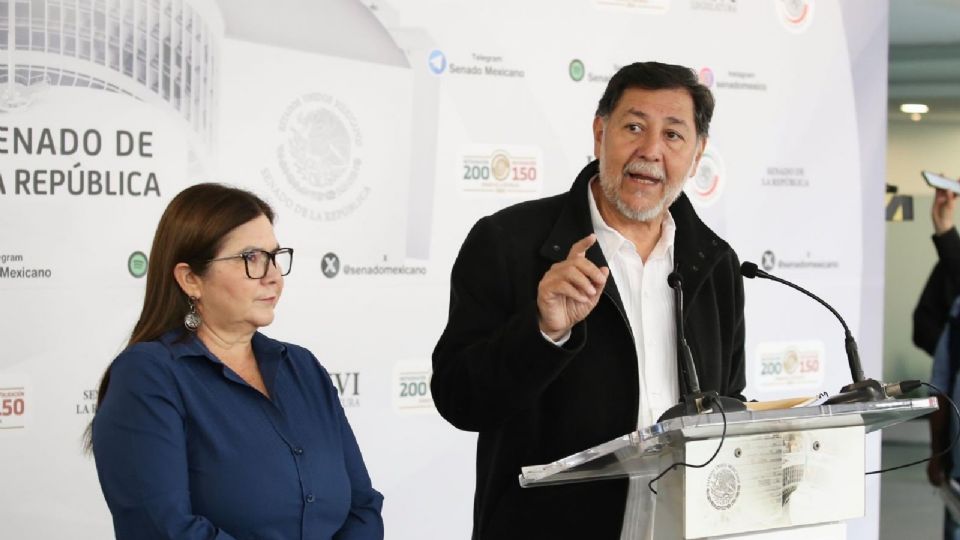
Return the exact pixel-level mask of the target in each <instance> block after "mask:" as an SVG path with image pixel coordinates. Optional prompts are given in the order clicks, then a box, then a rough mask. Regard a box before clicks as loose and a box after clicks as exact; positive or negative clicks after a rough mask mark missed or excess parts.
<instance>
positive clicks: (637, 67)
mask: <svg viewBox="0 0 960 540" xmlns="http://www.w3.org/2000/svg"><path fill="white" fill-rule="evenodd" d="M713 106H714V101H713V96H712V95H711V93H710V90H709V89H708V88H707V87H705V86H704V85H702V84H700V83H699V81H698V80H697V77H696V74H695V73H694V72H693V71H692V70H690V69H688V68H686V67H683V66H676V65H667V64H661V63H657V62H642V63H635V64H631V65H628V66H626V67H624V68H622V69H621V70H619V71H618V72H617V73H616V74H615V75H614V76H613V77H612V78H611V79H610V82H609V83H608V85H607V88H606V90H605V91H604V94H603V96H602V97H601V98H600V101H599V104H598V106H597V112H596V116H595V117H594V119H593V142H594V155H595V156H596V157H597V158H598V159H597V160H595V161H593V162H591V163H590V164H588V165H587V166H586V167H585V168H584V169H583V170H582V171H581V172H580V174H579V175H577V177H576V179H575V180H574V182H573V185H572V186H571V188H570V190H569V191H568V192H566V193H563V194H561V195H557V196H553V197H548V198H544V199H540V200H535V201H530V202H524V203H521V204H517V205H514V206H511V207H509V208H506V209H504V210H501V211H500V212H497V213H495V214H493V215H490V216H487V217H484V218H482V219H480V220H479V221H478V222H477V223H476V225H474V227H473V228H472V230H471V231H470V233H469V234H468V236H467V238H466V240H465V241H464V243H463V246H462V248H461V250H460V253H459V255H458V257H457V260H456V263H455V264H454V267H453V272H452V277H451V295H450V312H449V320H448V322H447V326H446V329H445V330H444V332H443V335H442V336H441V337H440V340H439V342H438V343H437V346H436V349H435V350H434V353H433V371H434V374H433V380H432V383H431V385H432V390H433V398H434V401H435V403H436V406H437V409H438V410H439V412H440V414H441V415H443V417H444V418H446V419H447V420H448V421H449V422H450V423H451V424H453V425H454V426H456V427H457V428H460V429H463V430H469V431H476V432H478V433H479V439H478V443H477V481H476V494H475V500H474V523H473V538H474V539H478V540H485V539H497V540H502V539H510V538H522V539H530V538H552V539H557V538H577V539H582V538H591V539H614V540H615V539H618V538H635V537H639V536H640V535H641V534H642V533H643V531H638V530H636V529H637V528H638V527H637V526H636V524H637V517H638V512H639V511H640V505H641V503H642V501H643V500H644V498H645V497H646V496H647V492H646V490H647V486H646V483H645V482H640V481H635V480H634V481H627V480H607V481H602V482H592V483H583V484H573V485H563V486H551V487H545V488H533V489H521V488H520V486H519V483H518V480H517V477H518V474H519V471H520V468H521V467H523V466H527V465H534V464H541V463H548V462H551V461H554V460H556V459H559V458H561V457H564V456H567V455H570V454H573V453H575V452H578V451H580V450H583V449H586V448H589V447H591V446H595V445H597V444H600V443H602V442H605V441H608V440H610V439H613V438H615V437H618V436H621V435H623V434H625V433H629V432H631V431H633V430H635V429H636V428H637V425H638V423H639V424H641V425H648V424H651V423H653V422H655V421H656V419H657V418H658V417H659V415H660V414H662V413H663V412H664V411H665V410H666V409H668V408H669V407H670V406H672V405H674V404H676V403H677V401H678V399H679V397H680V396H681V395H683V394H684V393H685V392H687V389H686V388H685V384H684V383H683V381H682V380H681V379H680V377H679V376H678V363H677V337H676V336H677V326H676V322H675V319H674V311H673V310H674V296H673V291H672V290H671V289H670V287H669V286H668V284H667V276H668V275H669V274H670V273H671V272H674V271H676V272H678V273H679V274H680V275H681V276H682V288H683V292H684V306H683V307H684V308H685V313H686V315H685V317H684V322H683V325H684V326H683V329H684V331H685V333H686V335H687V336H688V341H689V344H690V348H691V350H692V352H693V358H694V362H695V365H696V369H697V371H698V373H699V376H700V384H701V386H702V389H703V390H704V391H709V390H715V391H717V392H719V393H720V394H721V395H727V396H733V397H738V398H740V399H742V396H740V394H741V392H742V390H743V387H744V384H745V380H744V351H743V339H744V326H743V283H742V278H741V277H740V273H739V261H738V260H737V256H736V254H735V253H734V252H733V250H732V249H731V247H730V246H729V245H728V244H727V243H726V242H725V241H723V240H722V239H721V238H720V237H718V236H717V235H716V234H715V233H714V232H713V231H711V230H710V229H709V228H708V227H707V226H706V225H704V223H703V222H702V221H701V220H700V219H699V218H698V217H697V215H696V212H694V209H693V207H692V205H691V203H690V201H689V200H688V199H687V197H686V196H685V195H684V194H683V193H682V190H683V186H684V183H685V182H686V181H687V179H688V178H690V177H691V176H693V175H694V174H695V172H696V170H697V165H698V163H699V161H700V157H701V156H702V154H703V151H704V148H705V146H706V144H707V134H708V130H709V125H710V119H711V116H712V114H713Z"/></svg>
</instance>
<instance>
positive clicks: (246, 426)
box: [93, 330, 383, 540]
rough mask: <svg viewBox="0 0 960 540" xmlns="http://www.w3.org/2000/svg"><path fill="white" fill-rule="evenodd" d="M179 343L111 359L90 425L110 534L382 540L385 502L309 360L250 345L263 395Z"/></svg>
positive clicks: (163, 342) (290, 348)
mask: <svg viewBox="0 0 960 540" xmlns="http://www.w3.org/2000/svg"><path fill="white" fill-rule="evenodd" d="M183 335H184V333H183V332H181V331H178V330H175V331H172V332H169V333H167V334H165V335H164V336H163V337H161V338H160V340H159V341H152V342H148V343H138V344H135V345H133V346H131V347H129V348H128V349H127V350H125V351H124V352H123V353H121V354H120V356H118V357H117V359H116V360H115V361H114V363H113V367H112V368H111V370H110V387H109V390H108V392H107V393H106V396H104V399H103V402H102V403H101V406H100V408H99V409H98V410H97V414H96V417H95V418H94V421H93V447H94V454H95V457H96V462H97V474H98V475H99V477H100V486H101V488H102V489H103V494H104V497H105V498H106V501H107V506H109V507H110V511H111V513H112V514H113V525H114V530H115V532H116V536H117V538H118V539H119V540H125V539H137V540H147V539H172V538H177V539H191V540H192V539H201V538H216V539H238V540H239V539H257V540H267V539H275V540H290V539H294V538H300V539H305V540H306V539H310V540H312V539H338V540H340V539H342V540H347V539H358V540H361V539H362V540H367V539H382V538H383V520H382V518H381V515H380V509H381V506H382V505H383V496H382V495H380V493H378V492H377V491H376V490H374V489H373V487H372V486H371V483H370V477H369V476H368V474H367V470H366V467H365V466H364V464H363V457H362V456H361V455H360V449H359V448H358V447H357V441H356V439H355V438H354V436H353V431H352V430H351V429H350V425H349V424H348V423H347V419H346V417H345V416H344V413H343V408H342V407H341V406H340V401H339V399H338V397H337V393H336V390H334V387H333V384H332V382H331V381H330V377H329V375H328V374H327V372H326V370H324V369H323V367H321V366H320V364H319V362H317V360H316V358H315V357H314V356H313V355H312V354H311V353H310V351H308V350H306V349H304V348H302V347H298V346H296V345H291V344H287V343H281V342H279V341H276V340H273V339H270V338H268V337H266V336H264V335H262V334H260V333H257V334H255V335H254V336H253V340H252V345H253V352H254V356H255V357H256V359H257V364H258V365H259V367H260V373H261V375H262V376H263V382H264V384H265V385H266V388H267V391H268V392H269V394H270V398H269V399H268V398H267V397H266V396H264V395H263V394H261V393H260V392H258V391H257V390H256V389H254V388H253V387H251V386H250V385H248V384H247V383H246V382H245V381H244V380H243V379H241V378H240V376H239V375H237V374H236V373H235V372H234V371H233V370H231V369H230V368H229V367H227V366H226V365H225V364H223V363H222V362H221V361H220V360H218V359H217V357H216V356H214V355H213V354H211V353H210V351H209V350H207V348H206V347H205V346H204V345H203V344H202V343H201V342H200V340H199V339H197V338H196V336H194V335H192V334H190V335H186V336H185V338H184V339H181V337H182V336H183Z"/></svg>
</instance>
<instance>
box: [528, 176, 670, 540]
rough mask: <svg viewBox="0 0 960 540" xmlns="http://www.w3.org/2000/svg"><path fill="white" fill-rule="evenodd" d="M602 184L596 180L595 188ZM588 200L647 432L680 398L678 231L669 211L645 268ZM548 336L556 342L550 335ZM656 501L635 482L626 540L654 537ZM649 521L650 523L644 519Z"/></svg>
mask: <svg viewBox="0 0 960 540" xmlns="http://www.w3.org/2000/svg"><path fill="white" fill-rule="evenodd" d="M596 181H597V178H596V177H594V178H593V180H591V185H592V183H593V182H596ZM587 198H588V203H589V207H590V221H591V223H592V224H593V230H594V232H595V233H596V235H597V243H598V244H599V245H600V250H601V251H602V252H603V257H604V258H605V259H606V260H607V265H608V266H609V268H610V277H611V278H613V282H614V283H615V284H616V286H617V291H618V292H619V293H620V299H621V300H622V301H623V311H624V314H626V316H627V321H628V322H629V323H630V330H631V331H632V332H633V344H634V347H636V351H637V364H638V365H637V368H638V373H639V375H640V377H639V385H640V388H639V390H640V406H639V409H638V412H637V426H638V428H642V427H645V426H649V425H651V424H653V423H654V422H655V421H656V420H657V418H659V417H660V415H661V414H663V413H664V411H666V410H667V409H669V408H670V407H672V406H673V405H675V404H676V403H677V402H678V400H679V397H680V388H679V381H678V376H677V325H676V323H675V322H674V319H673V316H674V314H673V306H674V298H673V290H672V289H671V288H670V286H669V285H667V276H668V275H669V274H670V272H671V271H672V270H673V241H674V237H675V236H676V232H677V226H676V223H675V222H674V220H673V216H672V215H671V214H670V211H669V210H668V211H667V213H666V215H665V216H664V219H663V223H662V224H661V228H660V239H659V240H658V241H657V244H656V245H655V246H654V247H653V251H651V252H650V255H649V256H648V257H647V261H646V262H644V261H643V260H642V259H641V258H640V254H638V253H637V248H636V246H635V245H634V244H633V242H631V241H630V240H627V239H626V238H625V237H624V236H623V235H622V234H620V233H619V232H617V231H616V230H615V229H613V228H612V227H610V226H609V225H607V223H606V222H605V221H604V220H603V217H602V216H601V215H600V210H599V209H598V208H597V201H596V200H595V199H594V197H593V190H592V189H588V190H587ZM543 336H544V337H545V338H546V339H548V340H550V338H549V337H548V336H547V335H546V334H543ZM568 339H570V332H567V333H566V334H565V335H564V336H563V337H561V338H560V339H559V340H550V341H552V342H553V343H555V344H556V345H563V344H564V343H565V342H566V341H567V340H568ZM652 495H653V494H652V493H650V490H649V489H648V487H647V482H646V481H645V480H643V479H638V478H631V479H630V490H629V492H628V493H627V504H626V507H625V510H624V516H623V527H622V529H621V532H620V539H621V540H637V539H642V538H647V537H648V535H649V534H650V532H651V529H648V528H647V527H645V526H640V525H641V523H642V524H644V525H646V524H650V523H652V517H653V514H652V512H653V510H654V500H655V499H654V497H653V496H652ZM645 515H647V516H649V517H648V518H646V519H641V518H642V517H643V516H645Z"/></svg>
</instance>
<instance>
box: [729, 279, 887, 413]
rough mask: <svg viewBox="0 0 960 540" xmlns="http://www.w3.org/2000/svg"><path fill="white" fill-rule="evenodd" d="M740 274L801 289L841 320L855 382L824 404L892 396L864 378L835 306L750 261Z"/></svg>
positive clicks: (851, 372) (884, 389)
mask: <svg viewBox="0 0 960 540" xmlns="http://www.w3.org/2000/svg"><path fill="white" fill-rule="evenodd" d="M740 274H741V275H742V276H743V277H745V278H748V279H753V278H762V279H769V280H771V281H776V282H777V283H782V284H784V285H786V286H787V287H790V288H791V289H794V290H797V291H800V292H801V293H803V294H805V295H807V296H809V297H810V298H813V299H814V300H816V301H817V302H819V303H820V305H822V306H823V307H825V308H827V309H828V310H829V311H830V313H833V316H834V317H836V318H837V320H838V321H840V324H841V325H842V326H843V332H844V346H845V349H846V351H847V364H848V365H849V367H850V376H851V378H852V379H853V383H851V384H848V385H846V386H844V387H843V388H841V389H840V393H839V394H837V395H835V396H832V397H831V398H830V399H828V400H826V401H825V402H824V405H833V404H836V403H857V402H862V401H878V400H881V399H886V398H887V397H890V395H889V394H887V392H886V387H884V386H883V385H881V384H880V383H879V382H877V381H875V380H873V379H865V378H864V376H863V368H862V367H861V365H860V353H859V352H858V351H857V342H856V340H855V339H854V338H853V333H852V332H851V331H850V327H849V326H847V322H846V321H844V320H843V317H841V316H840V314H839V313H837V310H835V309H833V306H831V305H830V304H828V303H826V302H825V301H824V300H823V299H821V298H820V297H819V296H817V295H815V294H813V293H812V292H810V291H808V290H806V289H804V288H803V287H801V286H799V285H797V284H795V283H791V282H789V281H787V280H785V279H783V278H779V277H777V276H775V275H773V274H769V273H767V272H765V271H763V270H761V269H760V268H758V267H757V265H756V264H754V263H752V262H750V261H744V262H743V263H742V264H741V265H740ZM889 386H890V388H891V390H893V388H894V386H896V385H889ZM897 390H898V391H899V390H900V389H899V387H897ZM898 395H899V394H898Z"/></svg>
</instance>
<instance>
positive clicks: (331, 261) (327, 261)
mask: <svg viewBox="0 0 960 540" xmlns="http://www.w3.org/2000/svg"><path fill="white" fill-rule="evenodd" d="M320 271H321V272H323V275H325V276H327V277H328V278H332V277H334V276H336V275H337V274H339V273H340V258H339V257H337V254H336V253H327V254H326V255H324V256H323V260H322V261H321V265H320Z"/></svg>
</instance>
